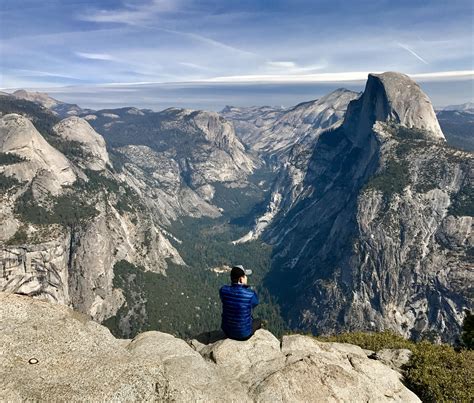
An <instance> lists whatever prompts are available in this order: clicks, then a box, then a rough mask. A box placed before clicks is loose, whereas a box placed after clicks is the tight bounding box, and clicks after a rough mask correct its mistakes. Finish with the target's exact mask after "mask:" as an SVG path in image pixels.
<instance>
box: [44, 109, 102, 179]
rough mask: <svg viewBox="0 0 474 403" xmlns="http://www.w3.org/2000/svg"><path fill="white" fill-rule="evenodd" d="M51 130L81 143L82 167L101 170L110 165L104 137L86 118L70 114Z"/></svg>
mask: <svg viewBox="0 0 474 403" xmlns="http://www.w3.org/2000/svg"><path fill="white" fill-rule="evenodd" d="M53 130H54V131H55V132H56V133H57V135H58V136H59V137H61V138H63V139H66V140H69V141H75V142H79V143H81V146H82V149H83V150H84V153H85V156H84V158H83V160H84V164H85V166H84V168H88V169H92V170H94V171H102V170H104V169H106V168H107V165H110V159H109V154H108V153H107V149H106V145H105V140H104V138H103V137H102V136H101V135H100V134H98V133H96V132H95V131H94V129H93V128H92V127H91V126H90V125H89V123H87V121H86V120H84V119H81V118H78V117H77V116H72V117H69V118H67V119H63V120H61V122H59V123H58V124H56V125H55V126H54V128H53Z"/></svg>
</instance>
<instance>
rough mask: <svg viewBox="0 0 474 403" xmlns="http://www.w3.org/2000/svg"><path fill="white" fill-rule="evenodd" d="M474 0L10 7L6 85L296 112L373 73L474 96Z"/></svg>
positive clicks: (462, 98)
mask: <svg viewBox="0 0 474 403" xmlns="http://www.w3.org/2000/svg"><path fill="white" fill-rule="evenodd" d="M473 21H474V2H472V1H471V0H449V1H446V0H442V1H441V0H433V1H418V0H411V1H407V0H398V1H388V0H380V1H378V0H372V1H368V0H351V1H342V0H313V1H309V0H287V1H283V0H240V1H218V0H0V88H2V89H3V90H7V91H11V90H12V89H17V88H27V89H36V90H46V91H47V92H49V93H51V94H52V95H53V96H56V97H57V98H59V99H61V100H64V101H67V102H75V103H78V104H80V105H81V106H85V107H93V108H97V107H99V106H100V107H116V106H122V105H134V106H138V107H150V108H152V109H161V108H163V107H167V106H172V105H174V106H186V107H194V108H203V109H219V108H221V107H222V106H224V105H226V104H235V105H261V104H271V105H292V104H295V103H298V102H301V101H305V100H308V99H314V98H317V97H319V96H321V95H323V94H324V93H327V92H329V91H331V90H333V89H336V88H339V87H345V88H349V89H355V90H362V89H363V86H364V82H365V80H366V77H367V74H368V73H369V72H383V71H400V72H403V73H406V74H409V75H411V76H412V77H413V78H414V79H415V80H416V81H417V82H419V83H420V85H421V86H422V88H423V89H424V90H425V91H426V92H427V93H428V95H429V96H430V97H431V98H432V100H433V103H434V104H435V105H440V106H441V105H446V104H453V103H463V102H468V101H473V100H474V85H473V81H474V72H473V71H474V40H473V34H474V32H473Z"/></svg>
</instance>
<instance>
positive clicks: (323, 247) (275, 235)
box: [262, 73, 474, 341]
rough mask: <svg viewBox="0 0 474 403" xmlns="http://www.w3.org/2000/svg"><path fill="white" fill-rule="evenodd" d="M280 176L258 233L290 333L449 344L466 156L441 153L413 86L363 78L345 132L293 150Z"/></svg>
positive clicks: (469, 167)
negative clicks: (268, 252)
mask: <svg viewBox="0 0 474 403" xmlns="http://www.w3.org/2000/svg"><path fill="white" fill-rule="evenodd" d="M296 147H297V146H296ZM280 177H281V178H283V179H284V180H282V181H281V182H280V184H279V188H277V189H276V191H277V193H278V194H279V195H281V197H280V199H279V200H277V201H278V206H279V208H278V213H277V214H276V215H275V217H274V218H273V220H272V224H271V225H270V226H268V227H267V229H266V230H265V232H264V233H263V235H262V236H263V239H265V240H267V241H269V242H271V243H272V244H274V245H275V249H274V252H275V253H274V261H273V267H274V269H273V270H272V272H271V275H269V276H268V277H267V281H268V284H269V286H270V287H271V288H272V290H273V291H274V292H275V294H277V295H280V297H281V302H282V304H283V306H284V311H285V312H286V315H287V319H288V320H289V321H290V322H291V323H292V325H293V326H295V327H303V328H306V329H311V330H312V331H314V332H329V333H330V332H334V331H335V330H343V329H344V330H353V329H364V330H381V329H392V330H394V331H396V332H398V333H401V334H404V335H405V336H407V337H413V338H420V337H422V336H423V335H424V334H425V335H426V334H429V333H430V332H434V333H435V334H438V335H439V337H440V338H441V339H442V340H445V341H448V340H454V339H455V338H456V337H457V335H458V334H459V331H460V325H461V323H462V318H463V312H464V309H466V308H468V309H472V306H473V303H474V301H473V298H472V288H470V286H469V285H468V284H471V283H472V281H473V272H472V270H471V269H470V267H471V266H472V248H473V246H474V238H473V231H472V227H473V215H474V212H473V210H472V208H473V204H472V187H473V177H474V158H473V154H472V153H467V152H463V151H460V150H456V149H452V148H449V147H447V146H446V144H445V141H444V137H443V134H442V132H441V131H440V129H439V125H438V122H437V120H436V116H435V114H434V111H433V108H432V106H431V103H430V102H429V100H428V99H427V97H426V95H424V94H423V93H422V92H421V90H420V88H419V87H418V85H416V83H414V82H413V81H411V80H410V79H409V78H408V77H407V76H405V75H402V74H397V73H384V74H381V75H370V76H369V80H368V82H367V86H366V89H365V91H364V94H363V95H362V96H361V97H360V98H359V99H357V100H354V101H352V102H351V103H350V104H349V107H348V111H347V114H346V116H345V118H344V123H343V125H342V126H340V127H338V128H336V129H333V130H328V131H325V132H323V133H322V134H320V136H319V139H318V140H317V142H316V143H315V146H314V148H313V149H312V150H311V152H309V153H306V154H303V155H302V154H301V153H299V152H298V148H294V149H293V151H292V153H291V157H290V159H289V162H288V165H287V167H286V169H285V171H284V172H283V173H282V174H281V175H280ZM277 185H278V184H277ZM271 208H274V207H273V206H272V205H271V204H270V206H269V209H271ZM282 284H284V286H282ZM286 301H292V302H291V303H287V302H286Z"/></svg>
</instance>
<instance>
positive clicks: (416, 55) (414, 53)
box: [397, 42, 429, 64]
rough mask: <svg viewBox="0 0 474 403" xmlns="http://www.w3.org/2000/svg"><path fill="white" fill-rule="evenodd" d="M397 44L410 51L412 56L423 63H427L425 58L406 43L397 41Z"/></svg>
mask: <svg viewBox="0 0 474 403" xmlns="http://www.w3.org/2000/svg"><path fill="white" fill-rule="evenodd" d="M397 45H398V46H399V47H400V48H402V49H405V50H406V51H407V52H409V53H411V54H412V55H413V56H415V57H416V58H417V59H418V60H420V61H421V62H423V63H425V64H429V63H428V62H427V61H426V60H425V59H423V58H422V57H421V56H420V55H419V54H418V53H416V52H415V51H414V50H413V49H412V48H410V47H409V46H407V45H404V44H403V43H400V42H397Z"/></svg>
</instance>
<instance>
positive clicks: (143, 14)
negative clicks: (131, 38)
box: [79, 0, 182, 25]
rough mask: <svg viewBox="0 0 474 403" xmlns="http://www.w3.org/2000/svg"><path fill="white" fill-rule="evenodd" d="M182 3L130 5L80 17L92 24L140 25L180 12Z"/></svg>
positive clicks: (160, 1) (177, 0) (175, 0)
mask: <svg viewBox="0 0 474 403" xmlns="http://www.w3.org/2000/svg"><path fill="white" fill-rule="evenodd" d="M181 3H182V1H181V0H152V1H149V2H147V3H145V4H140V5H136V4H131V3H129V4H126V7H125V8H121V9H117V10H94V11H90V12H89V13H86V14H82V15H79V19H81V20H83V21H91V22H102V23H119V24H126V25H139V24H141V23H143V22H147V21H150V20H154V19H155V18H156V16H157V14H160V13H166V12H171V11H176V10H178V9H179V7H180V6H181Z"/></svg>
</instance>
